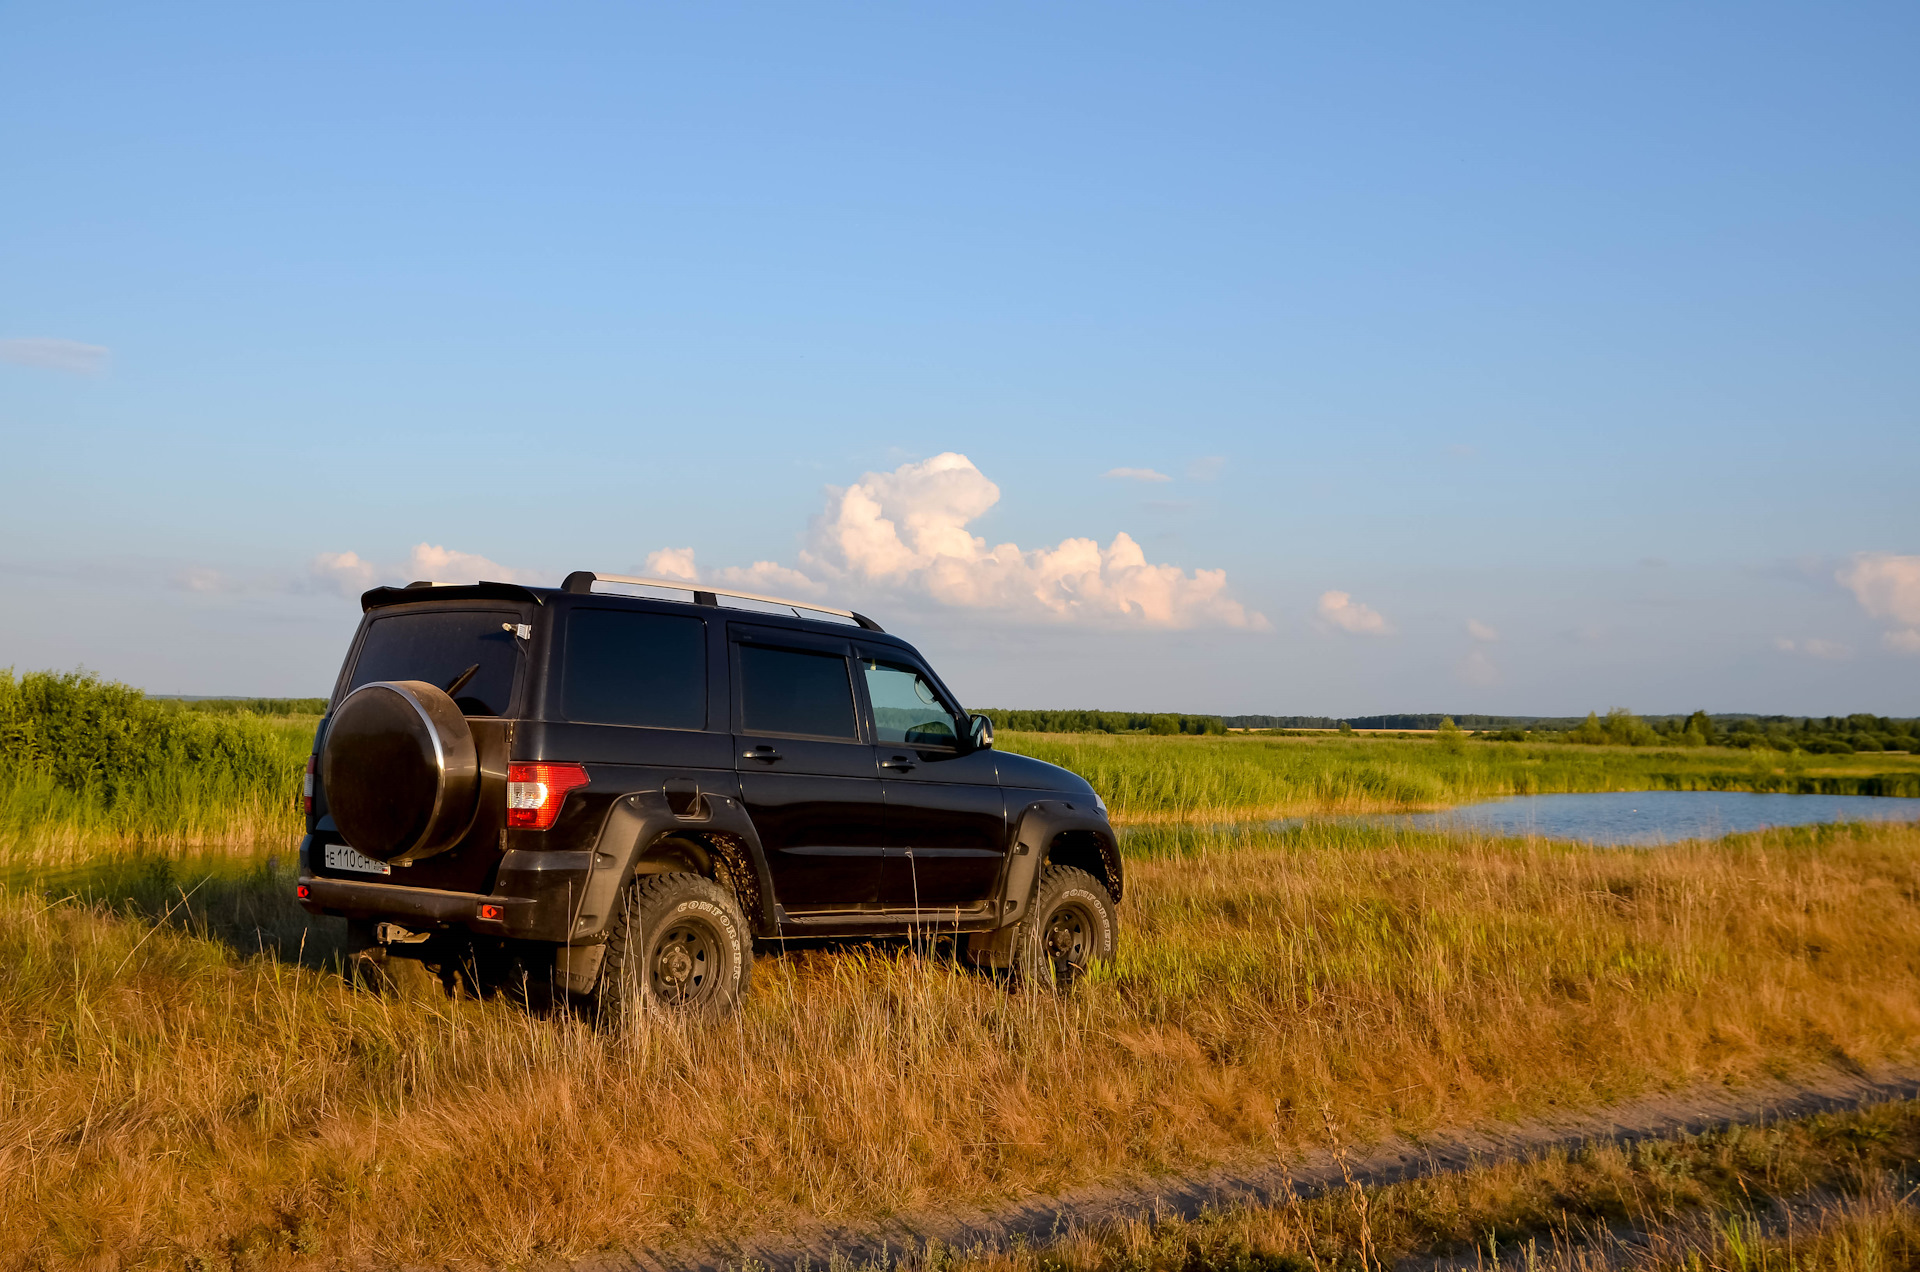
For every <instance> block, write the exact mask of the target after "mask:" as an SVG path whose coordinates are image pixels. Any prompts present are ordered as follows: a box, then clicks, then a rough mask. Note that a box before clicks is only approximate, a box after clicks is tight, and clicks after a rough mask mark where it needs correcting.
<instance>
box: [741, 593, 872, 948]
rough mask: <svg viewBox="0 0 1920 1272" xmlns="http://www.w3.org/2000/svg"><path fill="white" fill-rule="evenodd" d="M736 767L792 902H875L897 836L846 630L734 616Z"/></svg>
mask: <svg viewBox="0 0 1920 1272" xmlns="http://www.w3.org/2000/svg"><path fill="white" fill-rule="evenodd" d="M728 636H729V640H728V648H729V653H730V660H731V663H732V675H733V715H734V719H733V740H734V748H733V750H734V767H735V768H736V770H737V771H738V773H739V777H740V797H741V802H742V803H743V804H745V806H746V809H747V813H748V815H749V816H751V817H752V818H753V824H754V829H755V830H756V831H757V832H758V833H759V835H760V843H761V847H762V848H763V849H765V851H766V858H767V867H768V871H769V873H770V874H771V875H772V876H773V889H774V896H775V897H776V898H777V899H778V900H779V902H780V904H781V906H782V907H784V908H785V909H786V910H788V911H789V912H794V913H805V912H807V911H815V912H820V911H846V910H855V909H867V908H872V907H873V906H874V905H875V903H876V902H877V901H878V899H879V889H880V870H881V858H882V854H883V852H884V849H885V843H886V826H885V817H886V807H885V804H884V803H883V801H882V797H881V790H880V780H879V775H878V768H877V766H876V757H875V753H874V748H873V745H872V742H871V741H870V739H869V738H868V737H867V736H866V733H865V731H864V730H863V729H862V728H861V725H860V713H859V710H858V708H857V699H856V697H855V695H854V674H855V672H854V667H853V662H852V653H853V650H852V646H851V644H850V643H849V642H848V641H846V640H843V639H838V638H834V637H830V636H822V635H818V634H814V633H809V632H803V631H791V630H787V629H784V628H778V627H770V626H767V627H763V626H759V625H753V624H746V623H731V624H729V625H728Z"/></svg>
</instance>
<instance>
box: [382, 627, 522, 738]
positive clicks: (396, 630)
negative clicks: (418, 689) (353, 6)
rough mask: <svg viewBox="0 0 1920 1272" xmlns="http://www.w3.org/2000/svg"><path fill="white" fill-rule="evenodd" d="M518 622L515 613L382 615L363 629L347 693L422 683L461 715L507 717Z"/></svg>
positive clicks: (515, 672) (516, 666) (516, 673)
mask: <svg viewBox="0 0 1920 1272" xmlns="http://www.w3.org/2000/svg"><path fill="white" fill-rule="evenodd" d="M519 621H520V614H519V612H518V611H516V610H415V611H412V612H411V613H409V612H405V611H402V612H400V613H397V614H387V615H383V616H381V617H379V618H376V619H374V620H373V622H372V623H371V624H369V625H368V627H367V637H366V640H365V641H364V642H363V643H362V644H361V646H360V658H359V660H358V661H357V662H355V663H354V665H353V678H352V679H351V680H349V681H348V682H347V690H348V692H352V691H353V690H355V689H358V688H359V687H360V686H361V685H365V684H372V683H373V682H374V681H376V680H424V681H426V682H427V683H428V684H430V685H434V686H437V687H438V688H441V689H447V690H450V691H451V692H452V693H453V700H454V702H455V703H456V704H457V705H458V706H459V708H460V711H461V714H463V715H470V716H492V715H505V714H506V713H507V711H508V710H509V709H510V708H511V707H512V705H513V688H514V684H515V683H516V682H517V681H518V680H519V678H520V643H519V641H518V640H517V639H515V637H514V634H513V632H512V630H511V628H512V627H513V625H514V624H516V623H518V622H519ZM469 669H471V670H472V673H473V674H472V675H467V672H468V671H469ZM462 677H465V682H464V683H461V681H462Z"/></svg>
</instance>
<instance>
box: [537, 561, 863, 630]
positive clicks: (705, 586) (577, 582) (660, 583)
mask: <svg viewBox="0 0 1920 1272" xmlns="http://www.w3.org/2000/svg"><path fill="white" fill-rule="evenodd" d="M595 583H625V584H627V585H629V586H631V587H664V588H668V589H670V590H672V591H675V592H692V593H693V603H694V604H695V605H718V604H719V603H720V600H719V598H720V597H722V596H731V597H734V598H736V599H738V600H742V601H759V602H761V603H762V604H766V605H784V606H786V607H787V608H788V609H796V610H812V611H813V612H814V613H816V614H833V615H836V616H838V617H840V618H846V619H851V620H853V621H854V622H856V623H858V624H859V625H860V626H861V627H864V628H865V629H866V630H868V631H870V632H883V631H885V630H886V629H885V628H883V627H881V626H880V624H878V623H876V622H874V621H873V620H872V619H870V618H868V617H867V616H866V615H865V614H856V613H854V612H853V611H852V610H843V609H835V608H833V606H831V605H820V604H816V603H815V602H813V601H796V600H793V599H791V598H790V597H785V596H765V595H762V594H761V593H759V592H742V591H739V590H737V589H735V588H730V587H715V586H714V585H713V584H711V583H694V582H691V581H689V580H687V579H647V578H639V577H636V576H634V575H631V574H598V573H595V572H594V571H592V570H575V571H574V572H573V573H572V574H569V575H567V581H566V582H564V583H562V584H561V585H560V590H561V591H563V592H591V591H593V585H594V584H595Z"/></svg>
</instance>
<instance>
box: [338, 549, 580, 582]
mask: <svg viewBox="0 0 1920 1272" xmlns="http://www.w3.org/2000/svg"><path fill="white" fill-rule="evenodd" d="M307 576H308V578H309V579H310V580H311V581H312V582H314V583H316V584H318V585H320V586H321V587H325V588H330V589H332V590H334V591H338V592H340V593H342V594H343V595H353V594H355V593H359V592H364V591H366V590H367V589H368V588H370V587H375V586H377V585H379V584H382V583H391V584H401V583H411V582H413V581H415V580H417V579H425V580H426V581H428V582H430V583H478V582H479V581H481V580H482V579H485V580H488V581H489V582H495V583H539V582H542V581H543V576H541V575H539V574H537V573H536V572H535V571H532V570H518V569H515V568H514V567H512V566H509V565H501V564H500V563H499V562H497V561H490V560H488V559H487V558H486V557H483V556H478V555H476V554H474V553H472V552H460V551H457V550H455V549H453V548H446V547H441V546H440V545H438V544H433V543H419V544H415V545H414V548H413V551H412V552H411V553H409V554H408V556H407V560H406V561H405V562H404V563H392V564H381V563H377V562H373V561H369V560H367V559H366V558H365V557H362V556H361V555H360V554H359V553H357V552H322V553H321V554H320V555H318V556H316V557H314V558H313V560H312V562H310V563H309V565H308V568H307Z"/></svg>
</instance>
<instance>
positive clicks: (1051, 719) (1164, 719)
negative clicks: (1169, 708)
mask: <svg viewBox="0 0 1920 1272" xmlns="http://www.w3.org/2000/svg"><path fill="white" fill-rule="evenodd" d="M985 714H987V715H989V716H991V717H992V718H993V721H994V723H995V724H997V725H998V726H999V727H1000V728H1003V729H1013V730H1016V731H1020V732H1027V733H1158V734H1179V733H1225V732H1226V731H1227V730H1228V729H1274V730H1287V731H1313V732H1318V731H1322V730H1324V731H1329V732H1347V731H1350V730H1354V729H1384V730H1389V731H1392V730H1407V731H1415V730H1441V729H1446V730H1449V731H1451V730H1461V731H1464V732H1466V733H1470V734H1472V735H1473V736H1474V737H1476V738H1481V739H1485V740H1489V741H1496V742H1572V743H1587V744H1589V745H1609V746H1734V747H1747V748H1753V747H1761V748H1768V749H1772V750H1776V751H1805V752H1807V753H1809V754H1813V755H1846V754H1851V753H1853V752H1856V751H1920V720H1915V719H1898V718H1889V717H1887V716H1876V715H1866V714H1854V715H1847V716H1779V715H1739V714H1733V713H1728V714H1721V715H1710V714H1708V713H1707V712H1705V711H1695V712H1694V713H1693V714H1692V715H1667V716H1648V717H1645V718H1642V717H1640V716H1637V715H1635V714H1633V712H1631V711H1628V710H1627V709H1626V708H1624V707H1615V708H1613V709H1612V710H1611V711H1609V712H1607V714H1606V715H1604V716H1602V715H1600V714H1599V713H1598V712H1592V711H1590V712H1588V713H1587V715H1586V717H1585V718H1584V719H1582V718H1581V717H1579V716H1504V715H1474V714H1472V713H1463V714H1461V715H1457V716H1446V715H1440V714H1430V715H1373V716H1349V717H1347V718H1346V719H1340V718H1338V717H1335V716H1280V715H1232V716H1212V715H1177V714H1172V713H1166V712H1161V713H1154V712H1148V711H1002V710H995V709H992V708H987V709H986V711H985Z"/></svg>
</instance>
